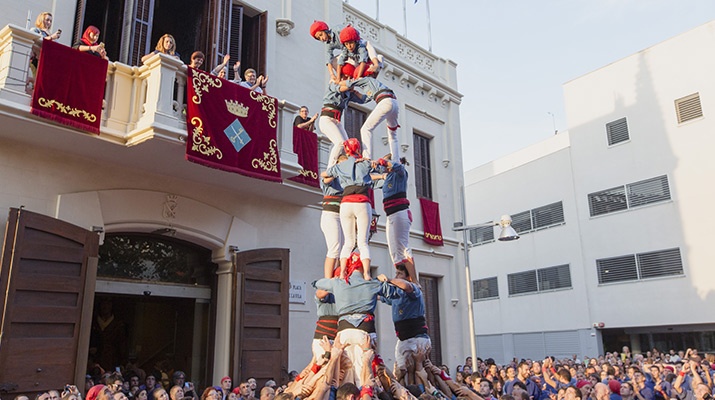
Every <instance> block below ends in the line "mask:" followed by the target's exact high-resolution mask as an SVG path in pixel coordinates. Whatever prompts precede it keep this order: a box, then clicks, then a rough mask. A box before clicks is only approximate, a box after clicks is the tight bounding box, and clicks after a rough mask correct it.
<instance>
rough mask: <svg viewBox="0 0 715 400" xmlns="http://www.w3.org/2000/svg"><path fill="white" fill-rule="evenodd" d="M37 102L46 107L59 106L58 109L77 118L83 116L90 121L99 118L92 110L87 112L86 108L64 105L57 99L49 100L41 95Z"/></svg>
mask: <svg viewBox="0 0 715 400" xmlns="http://www.w3.org/2000/svg"><path fill="white" fill-rule="evenodd" d="M37 104H39V105H40V106H42V107H45V108H52V106H57V109H58V110H59V111H60V112H62V113H64V114H67V115H71V116H73V117H75V118H76V117H82V118H84V119H86V120H87V121H89V122H94V121H96V120H97V116H96V115H94V114H92V113H90V112H87V111H85V110H80V109H79V108H73V107H72V106H69V105H64V104H62V103H60V102H59V101H57V100H49V99H46V98H44V97H40V98H39V99H37ZM80 114H81V115H80Z"/></svg>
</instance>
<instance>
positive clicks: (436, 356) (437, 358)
mask: <svg viewBox="0 0 715 400" xmlns="http://www.w3.org/2000/svg"><path fill="white" fill-rule="evenodd" d="M438 283H439V281H438V278H435V277H433V276H427V275H424V274H420V286H422V294H423V295H424V300H425V317H426V318H427V327H428V328H429V336H430V339H431V340H432V351H431V352H430V360H431V361H432V364H434V365H442V335H441V334H440V321H439V292H438V291H437V285H438Z"/></svg>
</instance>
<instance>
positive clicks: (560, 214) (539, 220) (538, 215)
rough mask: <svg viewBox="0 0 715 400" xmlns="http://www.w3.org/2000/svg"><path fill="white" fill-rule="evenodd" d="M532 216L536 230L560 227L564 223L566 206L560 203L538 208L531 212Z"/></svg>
mask: <svg viewBox="0 0 715 400" xmlns="http://www.w3.org/2000/svg"><path fill="white" fill-rule="evenodd" d="M531 216H532V220H533V221H534V222H533V223H534V229H540V228H546V227H549V226H554V225H560V224H563V223H564V205H563V203H562V202H560V201H559V202H557V203H552V204H549V205H545V206H543V207H538V208H535V209H533V210H531Z"/></svg>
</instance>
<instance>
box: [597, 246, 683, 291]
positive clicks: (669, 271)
mask: <svg viewBox="0 0 715 400" xmlns="http://www.w3.org/2000/svg"><path fill="white" fill-rule="evenodd" d="M596 268H597V271H598V283H612V282H624V281H637V280H641V279H648V278H658V277H662V276H681V275H683V274H684V271H683V261H682V259H681V257H680V249H679V248H675V249H667V250H659V251H653V252H648V253H640V254H629V255H626V256H620V257H611V258H605V259H601V260H596Z"/></svg>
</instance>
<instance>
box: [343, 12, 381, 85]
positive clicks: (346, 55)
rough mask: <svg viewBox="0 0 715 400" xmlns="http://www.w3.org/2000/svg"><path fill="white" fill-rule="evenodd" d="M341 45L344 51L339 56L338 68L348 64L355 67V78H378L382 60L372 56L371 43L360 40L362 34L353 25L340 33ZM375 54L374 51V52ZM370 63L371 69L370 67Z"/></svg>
mask: <svg viewBox="0 0 715 400" xmlns="http://www.w3.org/2000/svg"><path fill="white" fill-rule="evenodd" d="M340 43H342V44H343V46H344V47H343V51H342V53H340V55H339V56H338V68H342V67H343V65H345V64H346V63H351V64H354V65H355V72H354V74H353V78H356V79H357V78H360V77H363V76H373V75H374V76H377V73H378V72H379V69H380V60H379V57H378V56H377V55H374V56H372V55H371V54H370V53H371V52H370V51H369V50H368V47H371V46H370V45H369V43H367V42H365V41H363V40H361V39H360V32H358V30H357V29H355V28H353V27H352V26H351V25H348V26H346V27H345V28H344V29H343V30H342V31H340ZM372 52H373V53H374V50H373V51H372ZM368 62H369V63H370V67H368V65H367V64H368Z"/></svg>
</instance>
